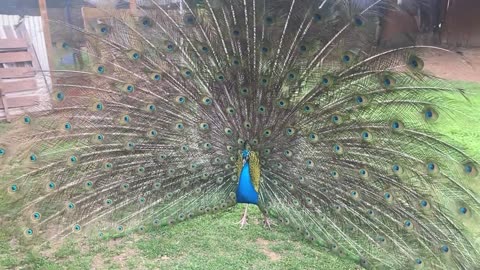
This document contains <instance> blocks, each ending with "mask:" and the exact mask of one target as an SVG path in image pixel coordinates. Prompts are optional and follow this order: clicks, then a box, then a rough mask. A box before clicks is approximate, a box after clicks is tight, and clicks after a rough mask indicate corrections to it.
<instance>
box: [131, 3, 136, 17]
mask: <svg viewBox="0 0 480 270" xmlns="http://www.w3.org/2000/svg"><path fill="white" fill-rule="evenodd" d="M130 12H131V13H132V15H135V14H137V0H130Z"/></svg>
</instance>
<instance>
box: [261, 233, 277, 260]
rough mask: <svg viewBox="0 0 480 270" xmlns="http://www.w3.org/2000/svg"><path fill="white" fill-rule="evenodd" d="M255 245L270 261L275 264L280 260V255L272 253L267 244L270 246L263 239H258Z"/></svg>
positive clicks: (268, 242)
mask: <svg viewBox="0 0 480 270" xmlns="http://www.w3.org/2000/svg"><path fill="white" fill-rule="evenodd" d="M256 243H257V245H258V246H259V247H260V249H261V250H262V253H263V254H265V255H266V256H267V257H268V258H269V259H270V260H271V261H274V262H276V261H279V260H280V259H281V258H282V257H281V256H280V254H278V253H276V252H273V251H272V250H270V249H269V248H268V244H270V241H268V240H265V239H263V238H258V239H257V241H256Z"/></svg>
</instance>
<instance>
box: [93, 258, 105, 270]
mask: <svg viewBox="0 0 480 270" xmlns="http://www.w3.org/2000/svg"><path fill="white" fill-rule="evenodd" d="M91 268H92V269H93V270H97V269H98V270H100V269H105V264H104V263H103V258H102V255H101V254H97V255H95V257H93V259H92V265H91Z"/></svg>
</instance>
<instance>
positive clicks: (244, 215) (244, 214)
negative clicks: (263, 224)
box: [239, 205, 248, 229]
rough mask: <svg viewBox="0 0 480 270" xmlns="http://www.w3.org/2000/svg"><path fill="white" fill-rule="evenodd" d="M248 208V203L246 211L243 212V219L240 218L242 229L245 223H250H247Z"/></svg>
mask: <svg viewBox="0 0 480 270" xmlns="http://www.w3.org/2000/svg"><path fill="white" fill-rule="evenodd" d="M247 209H248V205H247V206H245V212H244V213H243V216H242V219H241V220H240V222H239V224H240V229H243V227H244V226H245V225H248V223H247Z"/></svg>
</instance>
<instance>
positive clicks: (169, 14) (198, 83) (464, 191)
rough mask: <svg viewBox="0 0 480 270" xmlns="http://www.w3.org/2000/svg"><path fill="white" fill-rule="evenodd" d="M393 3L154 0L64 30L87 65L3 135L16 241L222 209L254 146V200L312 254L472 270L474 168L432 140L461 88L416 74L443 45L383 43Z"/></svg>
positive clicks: (477, 205) (475, 257)
mask: <svg viewBox="0 0 480 270" xmlns="http://www.w3.org/2000/svg"><path fill="white" fill-rule="evenodd" d="M390 2H391V1H386V0H385V1H382V0H378V1H373V0H362V1H353V0H351V1H347V0H344V1H334V0H302V1H299V0H275V1H274V0H271V1H270V0H243V1H240V0H184V1H182V2H181V3H177V4H171V6H170V8H167V6H164V5H161V4H159V3H157V2H156V1H154V0H152V1H151V3H150V4H149V5H148V6H147V7H138V9H137V11H136V13H134V14H132V13H130V12H127V11H125V10H118V9H117V10H115V9H110V8H108V7H101V8H100V9H101V10H102V12H103V13H102V14H104V15H105V16H104V17H102V18H101V19H98V20H95V21H89V22H87V23H86V27H85V28H84V29H81V28H78V27H75V26H70V27H69V29H70V30H73V31H74V32H75V33H76V36H80V38H76V39H75V41H74V42H72V43H71V44H70V43H68V42H60V43H57V44H60V45H61V46H60V47H61V48H60V49H64V50H71V51H74V52H76V53H77V55H82V59H84V60H83V63H84V65H83V66H82V67H81V68H78V69H76V70H75V69H74V70H72V69H64V70H56V71H53V72H52V73H51V76H53V78H54V79H55V80H54V81H55V83H54V84H53V87H52V97H51V100H47V101H44V102H42V103H40V104H38V106H37V108H36V109H35V110H32V111H29V112H26V113H25V115H23V116H22V117H20V118H19V119H18V120H17V122H16V123H15V125H16V129H15V134H16V136H10V137H11V138H12V139H11V140H10V141H4V142H1V152H0V153H1V162H2V164H3V166H2V167H3V170H2V171H3V172H2V178H5V180H6V181H3V183H7V184H2V187H3V192H5V193H8V196H7V200H8V203H11V204H12V205H16V206H21V207H20V209H21V210H18V211H14V209H15V207H12V208H11V209H12V210H11V211H10V212H9V213H6V215H5V217H6V218H7V219H11V220H14V221H15V222H16V224H18V227H19V229H18V235H16V236H14V237H16V238H19V239H22V241H29V242H33V243H35V244H41V243H45V241H53V240H58V239H63V238H64V237H67V236H69V235H71V234H88V235H92V234H93V235H98V234H100V235H102V234H103V233H105V232H112V231H117V232H120V233H125V232H129V231H142V230H145V228H146V227H150V226H155V225H163V224H174V223H177V222H181V221H184V220H187V219H190V218H193V217H195V216H197V215H201V214H205V213H210V212H216V211H222V210H223V209H226V208H229V207H231V206H233V205H235V203H236V198H235V190H236V187H237V184H238V179H239V170H240V169H241V166H242V165H241V155H239V152H240V151H242V150H243V148H244V145H245V144H246V143H247V142H248V144H249V147H250V148H251V152H252V153H254V159H255V164H256V165H255V168H254V169H252V170H253V171H252V172H251V173H252V174H254V176H255V177H254V178H255V179H257V180H258V181H259V183H260V184H259V185H260V187H259V191H258V192H259V207H260V208H261V209H262V211H264V212H265V213H266V214H268V215H269V216H270V217H272V218H274V219H276V220H278V223H280V224H282V225H286V226H290V227H292V228H294V229H295V230H297V231H298V232H299V234H301V235H302V236H303V237H305V238H306V239H308V241H311V242H312V244H313V245H317V246H319V247H322V248H327V249H329V250H331V251H332V252H334V253H336V254H338V255H339V256H345V257H350V258H352V259H354V260H357V261H358V263H359V264H360V265H361V266H363V267H365V268H376V269H383V268H385V269H411V268H413V267H426V268H433V269H457V268H458V269H476V268H478V266H479V265H480V254H479V251H480V247H479V246H478V242H477V243H475V242H474V241H473V239H474V237H475V235H477V236H478V233H479V231H478V230H477V231H471V230H466V229H465V227H467V226H468V225H472V224H475V223H478V222H479V218H478V214H479V211H480V202H479V197H478V195H476V194H478V192H479V189H478V186H477V187H475V181H474V180H475V179H478V177H477V168H478V167H477V166H478V162H477V161H476V160H475V159H474V158H473V157H470V156H469V155H467V154H466V153H465V152H464V150H462V148H459V147H458V146H456V145H453V144H452V143H450V142H449V141H448V139H447V138H445V137H443V136H442V135H441V134H439V133H437V132H435V127H436V126H438V125H439V124H440V123H439V122H440V121H439V120H440V119H441V118H442V117H450V115H452V113H453V112H456V111H457V110H458V106H456V104H455V102H454V101H452V100H451V99H450V98H451V97H452V96H453V95H462V94H463V90H462V89H457V88H456V87H455V86H453V85H450V84H448V83H447V82H445V81H442V80H439V79H437V78H435V77H434V76H431V75H429V74H428V73H427V72H426V71H424V61H423V60H422V56H423V55H425V54H426V53H429V52H431V51H433V50H443V49H440V48H435V47H431V46H420V45H412V46H408V47H399V48H394V49H389V50H385V49H381V48H378V47H377V46H376V42H375V40H376V28H377V24H378V23H379V22H380V20H382V19H388V18H382V16H383V15H382V14H385V13H386V12H385V11H386V10H389V9H396V8H398V7H397V6H396V5H394V4H392V3H390ZM180 4H181V8H182V9H181V10H179V8H178V5H180ZM53 23H55V22H53ZM57 23H58V22H57ZM466 128H468V127H466ZM239 162H240V163H239ZM470 227H472V226H470ZM22 234H24V235H22Z"/></svg>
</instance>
